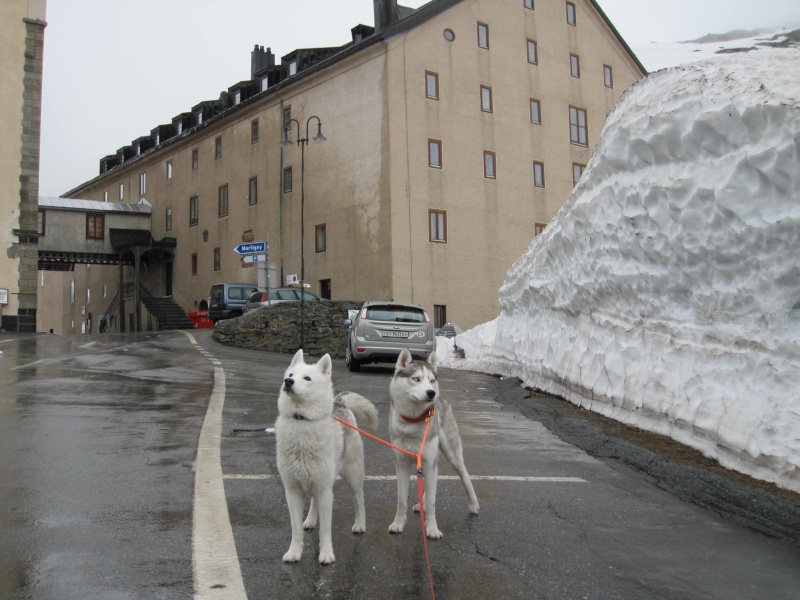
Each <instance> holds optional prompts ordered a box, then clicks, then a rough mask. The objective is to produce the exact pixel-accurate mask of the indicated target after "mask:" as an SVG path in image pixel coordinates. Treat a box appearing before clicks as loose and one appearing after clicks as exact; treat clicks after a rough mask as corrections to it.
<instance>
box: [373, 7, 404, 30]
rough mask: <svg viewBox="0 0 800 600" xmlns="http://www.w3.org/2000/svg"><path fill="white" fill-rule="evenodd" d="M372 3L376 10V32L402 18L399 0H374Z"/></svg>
mask: <svg viewBox="0 0 800 600" xmlns="http://www.w3.org/2000/svg"><path fill="white" fill-rule="evenodd" d="M372 5H373V8H374V10H375V33H379V32H381V31H383V30H384V29H386V28H387V27H389V26H390V25H393V24H395V23H397V21H399V20H400V14H399V13H398V10H397V0H372Z"/></svg>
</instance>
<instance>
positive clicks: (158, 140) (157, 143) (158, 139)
mask: <svg viewBox="0 0 800 600" xmlns="http://www.w3.org/2000/svg"><path fill="white" fill-rule="evenodd" d="M160 143H161V134H160V133H157V134H156V146H158V145H159V144H160Z"/></svg>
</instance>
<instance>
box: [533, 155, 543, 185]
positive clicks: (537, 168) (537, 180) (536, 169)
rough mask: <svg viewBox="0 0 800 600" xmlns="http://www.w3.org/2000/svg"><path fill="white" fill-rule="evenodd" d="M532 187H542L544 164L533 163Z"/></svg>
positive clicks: (536, 161)
mask: <svg viewBox="0 0 800 600" xmlns="http://www.w3.org/2000/svg"><path fill="white" fill-rule="evenodd" d="M533 185H534V186H535V187H540V188H543V187H544V163H543V162H539V161H538V160H535V161H533Z"/></svg>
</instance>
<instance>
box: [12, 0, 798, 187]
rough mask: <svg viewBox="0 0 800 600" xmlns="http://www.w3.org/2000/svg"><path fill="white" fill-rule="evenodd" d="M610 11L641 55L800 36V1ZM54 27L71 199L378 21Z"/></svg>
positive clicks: (58, 157) (192, 8) (153, 16)
mask: <svg viewBox="0 0 800 600" xmlns="http://www.w3.org/2000/svg"><path fill="white" fill-rule="evenodd" d="M0 1H2V0H0ZM496 1H499V0H496ZM504 1H509V0H504ZM517 1H518V2H520V3H521V2H522V0H517ZM539 1H540V2H554V1H559V0H539ZM599 3H600V6H601V7H602V8H603V10H604V11H605V12H606V14H607V15H608V17H609V18H610V19H611V21H612V22H613V23H614V25H615V27H616V28H617V30H618V31H619V32H620V34H621V35H622V36H623V38H624V39H625V40H626V41H627V42H628V43H629V44H630V45H633V46H635V44H638V43H648V42H674V41H684V40H689V39H695V38H697V37H700V36H701V35H703V34H705V33H723V32H726V31H729V30H731V29H738V28H746V29H751V28H756V27H772V26H779V25H783V24H796V25H800V1H798V0H758V1H757V2H754V1H753V0H599ZM400 4H402V5H404V6H410V7H412V8H418V7H420V6H422V5H423V4H426V1H425V0H405V1H404V0H400ZM276 7H277V8H276ZM47 23H48V25H47V29H46V31H45V48H44V56H45V58H44V87H43V99H42V154H41V168H40V186H39V193H40V195H42V196H60V195H62V194H64V193H66V192H67V191H69V190H71V189H73V188H75V187H77V186H78V185H80V184H82V183H83V182H85V181H88V180H90V179H92V178H94V177H95V176H96V175H97V174H98V169H99V163H100V159H101V158H103V157H104V156H106V155H108V154H113V153H115V152H116V151H117V149H119V148H121V147H122V146H126V145H128V144H130V143H131V142H132V141H133V140H134V139H136V138H139V137H141V136H144V135H149V134H150V130H151V129H153V128H154V127H156V126H157V125H160V124H163V123H170V122H171V121H172V117H174V116H176V115H178V114H180V113H182V112H186V111H188V110H190V109H191V107H192V106H194V105H195V104H198V103H199V102H201V101H203V100H213V99H216V98H218V97H219V93H220V92H221V91H222V90H225V89H227V88H228V87H230V86H231V85H233V84H235V83H238V82H239V81H242V80H245V79H249V77H250V52H251V51H252V49H253V46H254V45H255V44H259V45H262V46H265V47H271V48H272V51H273V53H274V54H275V55H276V56H277V57H278V58H279V59H280V56H282V55H284V54H288V53H289V52H291V51H292V50H294V49H296V48H313V47H322V46H340V45H342V44H345V43H347V42H348V41H349V39H350V29H351V28H352V27H353V26H355V25H357V24H359V23H364V24H367V25H372V24H373V12H372V0H292V1H291V2H278V1H276V0H225V1H223V0H135V1H132V2H130V1H128V2H123V1H120V0H48V2H47ZM633 49H634V51H635V50H636V48H635V47H634V48H633ZM645 66H646V65H645ZM112 199H113V195H112Z"/></svg>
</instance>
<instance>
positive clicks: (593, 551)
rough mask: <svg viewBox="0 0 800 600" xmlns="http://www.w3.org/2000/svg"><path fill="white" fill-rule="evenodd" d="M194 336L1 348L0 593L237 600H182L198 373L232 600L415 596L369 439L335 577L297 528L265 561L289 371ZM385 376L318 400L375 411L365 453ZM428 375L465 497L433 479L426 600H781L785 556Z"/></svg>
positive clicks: (475, 378) (370, 372) (377, 450)
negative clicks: (438, 394) (366, 402)
mask: <svg viewBox="0 0 800 600" xmlns="http://www.w3.org/2000/svg"><path fill="white" fill-rule="evenodd" d="M191 336H194V338H195V339H196V340H197V342H198V345H194V344H193V343H192V339H191V338H190V335H187V334H186V333H183V332H165V333H159V334H141V335H128V336H114V335H105V336H91V337H74V338H71V337H54V336H44V335H39V336H28V337H25V336H8V335H3V336H0V350H2V351H3V356H2V357H1V358H0V388H2V392H0V394H2V395H0V456H1V457H2V460H0V598H3V599H6V598H9V599H17V598H36V599H51V598H52V599H69V598H81V599H91V598H103V599H105V598H112V599H114V598H126V599H127V598H137V599H138V598H143V599H145V598H148V599H149V598H188V597H192V596H193V595H194V594H196V597H198V598H234V597H235V595H234V592H233V590H234V586H230V582H229V581H223V580H220V581H218V582H217V583H216V585H213V586H211V585H209V586H207V587H208V588H209V589H197V590H195V585H196V584H195V580H196V579H195V576H196V573H193V562H195V564H203V563H202V561H199V562H198V561H196V556H193V553H195V552H197V550H198V549H197V548H195V547H194V546H193V543H192V528H193V503H194V494H195V487H194V485H195V482H194V467H195V459H196V457H197V456H198V439H199V434H200V430H201V427H202V426H203V422H204V419H206V417H207V415H206V411H207V409H208V407H209V398H210V397H211V396H212V391H213V390H214V389H218V388H215V382H217V380H216V379H215V373H214V371H215V367H216V369H218V370H220V369H221V371H222V372H224V377H225V394H224V408H223V410H222V422H221V437H220V438H218V439H219V449H220V453H219V456H220V459H219V462H220V463H221V471H222V477H223V478H224V503H225V507H226V508H227V512H228V515H229V519H230V530H231V532H232V536H233V539H234V540H235V556H234V557H233V558H234V560H235V561H236V563H237V565H238V567H239V569H240V572H241V578H242V582H243V586H244V589H245V590H246V594H247V597H248V598H250V599H251V600H252V599H260V598H286V599H295V598H298V599H299V598H342V599H354V598H360V599H374V598H397V599H411V598H429V597H430V596H431V594H430V590H429V582H428V574H427V570H426V566H425V558H424V552H423V545H422V538H421V534H420V525H419V519H418V518H417V517H416V516H414V515H411V516H410V518H409V523H408V525H407V527H406V532H405V533H404V534H402V535H390V534H389V533H388V531H387V528H388V525H389V523H390V522H391V521H392V518H393V516H394V503H395V482H393V481H391V479H384V477H387V476H389V477H390V476H392V475H393V474H394V466H393V459H392V454H391V451H390V450H389V449H388V448H385V447H384V446H381V445H380V444H379V443H377V442H374V441H372V440H365V452H366V469H367V475H368V481H367V482H365V486H364V487H365V497H366V506H367V533H366V534H364V535H361V536H355V535H353V534H351V533H350V526H351V525H352V520H353V505H352V500H351V498H350V495H349V492H348V491H347V489H346V486H344V485H343V484H342V485H338V484H337V487H336V489H335V498H336V499H335V505H334V515H333V544H334V551H335V553H336V563H335V565H333V566H329V567H320V566H319V565H318V564H317V562H316V553H317V542H318V537H317V534H316V532H312V533H308V534H307V535H306V548H305V553H304V556H303V559H302V561H301V562H300V563H299V564H294V565H285V564H283V563H282V562H281V556H282V555H283V553H284V552H285V551H286V549H287V548H288V545H289V538H290V532H289V517H288V511H287V509H286V506H285V500H284V496H283V490H282V487H281V484H280V480H279V478H278V476H277V469H276V467H275V453H274V450H275V438H274V436H273V435H271V433H270V432H268V431H265V430H267V429H269V428H271V427H272V424H273V422H274V419H275V416H276V397H277V391H278V387H279V385H280V381H281V379H282V375H283V371H284V369H285V367H286V365H287V364H288V362H289V358H290V357H288V356H282V355H275V354H268V353H261V352H256V351H248V350H242V349H236V348H229V347H225V346H221V345H220V344H218V343H216V342H215V341H213V340H212V339H211V337H210V331H207V330H205V331H204V330H200V331H195V332H191ZM390 374H391V371H390V369H389V368H385V367H367V368H364V369H363V370H362V372H361V373H358V374H352V373H349V372H348V371H347V370H346V367H345V366H344V363H343V361H334V382H335V386H336V388H337V389H338V390H343V389H350V390H353V391H356V392H359V393H361V394H363V395H365V396H367V397H368V398H370V399H372V400H373V401H374V402H375V404H376V405H377V407H378V410H379V412H380V415H381V422H380V426H379V428H378V431H377V434H378V435H379V436H380V437H384V438H385V437H386V419H387V416H388V412H389V410H388V391H387V390H388V382H389V376H390ZM440 379H441V385H442V390H443V392H444V393H445V394H446V395H447V396H448V397H449V398H450V400H451V401H452V402H453V404H454V409H455V411H456V416H457V418H458V420H459V426H460V429H461V433H462V437H463V440H464V447H465V450H464V455H465V461H466V464H467V468H468V469H469V471H470V474H471V475H472V476H473V478H474V485H475V490H476V493H477V494H478V497H479V499H480V501H481V514H480V515H478V516H471V515H469V513H468V511H467V507H466V499H465V497H464V492H463V489H462V488H461V484H460V482H459V481H457V480H452V479H445V480H443V481H441V482H440V484H439V495H438V501H437V517H438V521H439V527H440V528H441V529H442V531H443V532H444V538H443V539H442V540H440V541H436V542H431V543H430V546H429V548H430V561H431V569H432V573H433V585H434V591H435V594H436V597H437V598H439V599H440V600H445V599H460V598H482V599H483V598H537V599H538V598H542V599H556V598H564V599H573V598H599V599H611V598H620V599H633V598H636V599H638V598H659V599H661V598H663V599H695V598H704V599H705V598H708V599H716V598H719V599H725V600H728V599H731V598H753V599H756V598H758V599H761V598H769V599H782V598H787V599H788V598H797V597H798V592H797V590H800V548H798V547H797V546H795V545H792V544H788V543H786V542H782V541H778V540H775V539H771V538H769V537H766V536H764V535H762V534H759V533H755V532H753V531H751V530H749V529H746V528H744V527H742V526H740V525H738V524H736V523H732V522H730V521H729V520H726V519H723V518H721V517H719V516H717V515H716V514H714V513H712V512H709V511H707V510H705V509H703V508H700V507H697V506H694V505H692V504H690V503H687V502H684V501H682V500H680V499H678V498H676V497H675V496H673V495H671V494H669V493H667V492H665V491H663V490H661V489H659V488H658V487H657V486H656V485H654V484H653V482H652V481H651V480H649V479H648V478H647V477H645V476H643V475H642V474H641V473H640V472H638V471H636V470H635V469H629V468H624V467H620V466H618V465H615V464H611V463H609V462H604V461H600V460H596V459H594V458H592V457H590V456H589V455H588V454H586V453H585V452H584V451H583V450H580V449H579V448H577V447H576V446H573V445H570V444H568V443H566V442H564V441H562V440H560V439H559V438H558V437H556V436H554V435H553V434H551V433H550V432H549V431H548V430H547V429H545V427H544V426H543V425H542V424H541V423H539V422H538V421H536V420H534V419H531V418H527V417H525V416H523V414H522V413H521V412H518V411H517V410H515V409H514V408H513V407H510V406H504V405H502V404H500V403H498V402H497V398H496V395H497V393H498V387H497V386H496V382H495V380H494V379H493V378H491V377H488V376H484V375H479V374H475V373H467V372H459V371H451V370H443V371H442V373H440ZM440 474H441V475H445V476H452V475H453V472H452V471H451V470H450V468H449V466H443V467H442V468H441V469H440ZM412 494H413V495H415V494H416V492H415V490H414V486H413V485H412ZM223 512H224V511H223ZM201 525H202V524H201ZM194 526H195V527H197V526H198V523H195V524H194ZM201 550H202V551H210V550H212V549H210V548H202V549H201ZM197 580H198V581H205V579H203V578H202V577H201V578H199V579H197ZM221 586H226V587H221Z"/></svg>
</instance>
